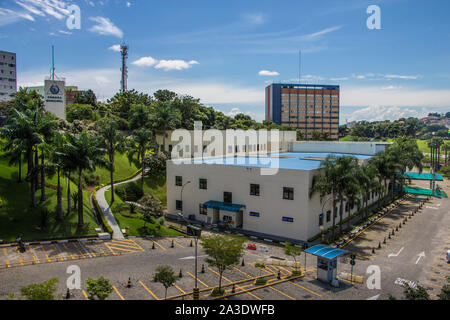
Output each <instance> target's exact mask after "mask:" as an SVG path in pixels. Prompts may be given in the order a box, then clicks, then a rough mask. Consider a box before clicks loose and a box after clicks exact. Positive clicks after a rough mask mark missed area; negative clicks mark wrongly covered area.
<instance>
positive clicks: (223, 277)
mask: <svg viewBox="0 0 450 320" xmlns="http://www.w3.org/2000/svg"><path fill="white" fill-rule="evenodd" d="M208 270H210V271H212V272H213V273H215V274H216V275H218V276H220V275H219V273H218V272H217V271H215V270H213V269H211V268H210V267H208ZM222 279H224V280H225V281H228V282H229V283H234V282H235V281H231V280H230V279H228V278H226V277H225V276H222ZM235 286H236V288H237V289H242V287H241V286H239V285H237V284H236V285H235ZM245 293H247V294H249V295H251V296H252V297H254V298H255V299H258V300H262V299H261V298H260V297H258V296H257V295H254V294H253V293H251V292H245Z"/></svg>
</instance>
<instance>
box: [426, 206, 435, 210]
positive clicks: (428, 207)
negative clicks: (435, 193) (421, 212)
mask: <svg viewBox="0 0 450 320" xmlns="http://www.w3.org/2000/svg"><path fill="white" fill-rule="evenodd" d="M425 208H427V209H433V210H437V209H438V208H436V207H430V206H426V207H425Z"/></svg>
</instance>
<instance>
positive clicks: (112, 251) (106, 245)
mask: <svg viewBox="0 0 450 320" xmlns="http://www.w3.org/2000/svg"><path fill="white" fill-rule="evenodd" d="M105 247H107V248H108V249H109V251H111V253H112V254H113V255H114V256H115V255H116V253H115V252H114V250H113V249H111V248H110V247H109V245H108V244H107V243H106V242H105Z"/></svg>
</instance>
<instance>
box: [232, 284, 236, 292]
mask: <svg viewBox="0 0 450 320" xmlns="http://www.w3.org/2000/svg"><path fill="white" fill-rule="evenodd" d="M235 292H236V289H235V287H234V283H233V287H232V288H231V293H235Z"/></svg>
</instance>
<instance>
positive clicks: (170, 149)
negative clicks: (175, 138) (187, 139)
mask: <svg viewBox="0 0 450 320" xmlns="http://www.w3.org/2000/svg"><path fill="white" fill-rule="evenodd" d="M172 149H173V146H172V145H171V144H169V152H172Z"/></svg>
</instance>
